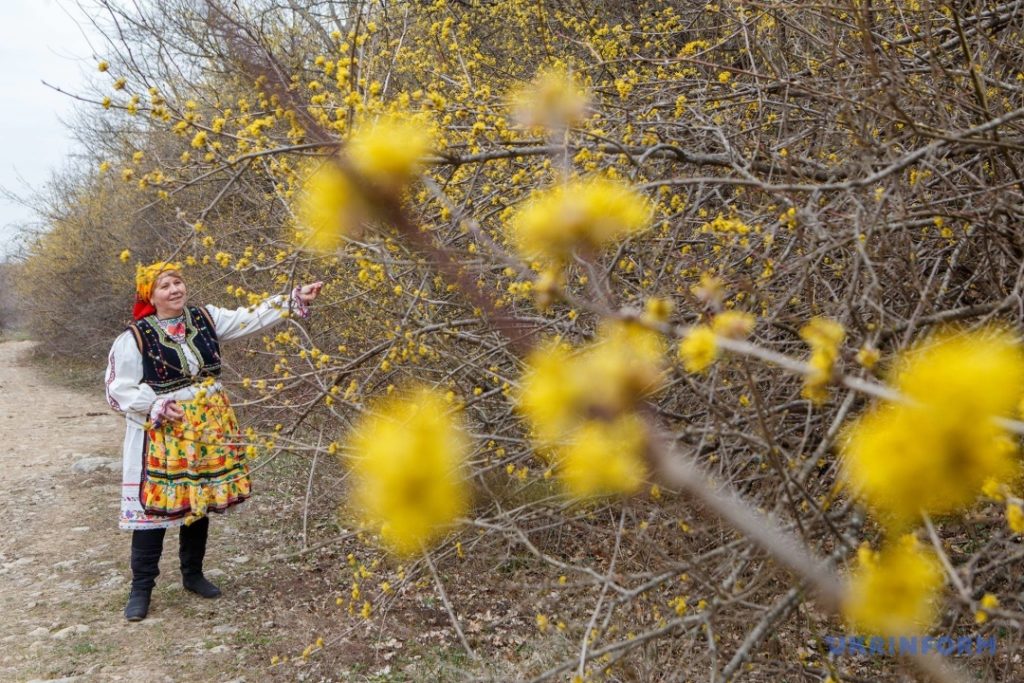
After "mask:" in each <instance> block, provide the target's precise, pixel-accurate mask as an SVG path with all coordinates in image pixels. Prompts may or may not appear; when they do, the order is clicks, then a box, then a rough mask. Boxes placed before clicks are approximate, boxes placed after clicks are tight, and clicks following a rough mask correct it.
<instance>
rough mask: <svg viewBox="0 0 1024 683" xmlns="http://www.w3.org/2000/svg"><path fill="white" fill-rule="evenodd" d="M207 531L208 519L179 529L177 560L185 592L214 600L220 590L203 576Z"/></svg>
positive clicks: (205, 518) (208, 527) (208, 526)
mask: <svg viewBox="0 0 1024 683" xmlns="http://www.w3.org/2000/svg"><path fill="white" fill-rule="evenodd" d="M209 531H210V518H209V517H203V518H202V519H199V520H196V521H195V522H192V523H191V524H189V525H187V526H183V527H181V535H180V536H179V537H178V540H179V546H178V558H179V559H180V560H181V584H182V585H183V586H185V588H186V590H190V591H192V592H193V593H197V594H199V595H201V596H202V597H204V598H216V597H220V589H219V588H217V587H216V586H215V585H213V584H212V583H210V581H209V580H208V579H207V578H206V577H205V576H203V558H204V557H205V556H206V537H207V535H209Z"/></svg>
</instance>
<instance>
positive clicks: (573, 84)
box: [511, 68, 590, 129]
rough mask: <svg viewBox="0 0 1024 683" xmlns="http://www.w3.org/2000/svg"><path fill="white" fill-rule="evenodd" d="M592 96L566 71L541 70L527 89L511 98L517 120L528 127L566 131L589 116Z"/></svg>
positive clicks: (556, 69)
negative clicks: (588, 108) (589, 104)
mask: <svg viewBox="0 0 1024 683" xmlns="http://www.w3.org/2000/svg"><path fill="white" fill-rule="evenodd" d="M589 100H590V98H589V96H588V94H587V91H586V89H584V88H583V87H582V86H581V85H580V84H579V82H577V80H576V79H575V78H573V76H572V75H571V74H569V73H568V72H567V71H566V70H565V69H564V68H541V69H539V70H538V71H537V75H536V76H534V78H533V80H532V81H531V82H530V83H529V84H528V85H526V86H525V87H523V88H521V89H519V90H517V91H516V92H514V93H513V94H512V96H511V104H512V111H513V115H514V117H515V119H516V120H517V121H518V122H519V123H521V124H522V125H524V126H545V127H548V128H556V129H560V128H565V127H568V126H572V125H574V124H576V123H579V122H580V121H581V120H582V119H583V117H584V116H585V115H586V113H587V105H588V103H589Z"/></svg>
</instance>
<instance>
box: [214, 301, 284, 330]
mask: <svg viewBox="0 0 1024 683" xmlns="http://www.w3.org/2000/svg"><path fill="white" fill-rule="evenodd" d="M288 308H289V299H288V297H286V296H284V295H280V294H279V295H278V296H272V297H270V298H269V299H267V300H266V301H264V302H263V303H261V304H260V305H259V306H256V307H254V308H244V307H243V308H236V309H234V310H231V309H229V308H220V307H219V306H207V307H206V310H207V312H208V313H209V314H210V317H211V318H212V319H213V325H214V327H215V330H216V332H217V338H218V339H219V340H221V341H230V340H232V339H241V338H243V337H247V336H249V335H250V334H255V333H256V332H259V331H260V330H265V329H266V328H268V327H272V326H273V325H276V324H277V323H279V322H281V321H282V320H283V319H284V318H285V315H284V314H285V312H286V311H288Z"/></svg>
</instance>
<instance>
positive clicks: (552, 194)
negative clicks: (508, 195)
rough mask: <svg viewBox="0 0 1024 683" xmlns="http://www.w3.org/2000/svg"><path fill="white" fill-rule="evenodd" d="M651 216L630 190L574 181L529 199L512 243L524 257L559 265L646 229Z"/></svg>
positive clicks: (592, 181) (609, 183)
mask: <svg viewBox="0 0 1024 683" xmlns="http://www.w3.org/2000/svg"><path fill="white" fill-rule="evenodd" d="M650 216H651V208H650V205H649V203H648V202H647V200H646V199H645V198H644V196H643V195H642V194H640V193H639V192H638V191H636V190H634V189H633V188H631V187H629V186H628V185H625V184H623V183H620V182H617V181H613V180H607V179H604V178H592V179H589V180H573V181H570V182H568V183H565V184H562V185H557V186H555V187H553V188H551V189H548V190H544V191H541V192H538V193H537V194H536V195H534V197H533V198H532V199H530V200H528V201H527V203H526V205H525V206H523V207H522V208H521V209H520V210H519V211H518V212H517V213H516V215H515V216H514V218H513V220H512V225H511V231H512V239H513V242H514V243H515V245H516V247H517V248H518V250H519V251H520V253H521V254H522V255H523V256H524V257H526V258H529V259H534V258H538V259H543V260H547V261H551V262H554V263H556V264H557V263H562V262H564V261H566V260H567V259H569V258H570V257H571V256H572V254H573V252H574V251H576V250H581V251H584V252H594V251H598V250H600V249H602V248H603V247H605V246H607V245H609V244H612V243H614V242H616V241H618V240H621V239H623V238H626V237H629V236H631V235H634V234H637V233H639V232H641V231H643V230H645V229H646V228H647V227H648V226H649V224H650Z"/></svg>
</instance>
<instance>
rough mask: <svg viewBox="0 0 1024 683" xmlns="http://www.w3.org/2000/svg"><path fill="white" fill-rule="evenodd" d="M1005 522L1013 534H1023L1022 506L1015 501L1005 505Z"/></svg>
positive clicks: (1023, 515)
mask: <svg viewBox="0 0 1024 683" xmlns="http://www.w3.org/2000/svg"><path fill="white" fill-rule="evenodd" d="M1006 524H1007V525H1008V526H1009V527H1010V531H1012V532H1013V533H1015V534H1024V508H1021V506H1020V505H1017V504H1016V503H1010V504H1008V505H1007V506H1006Z"/></svg>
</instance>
